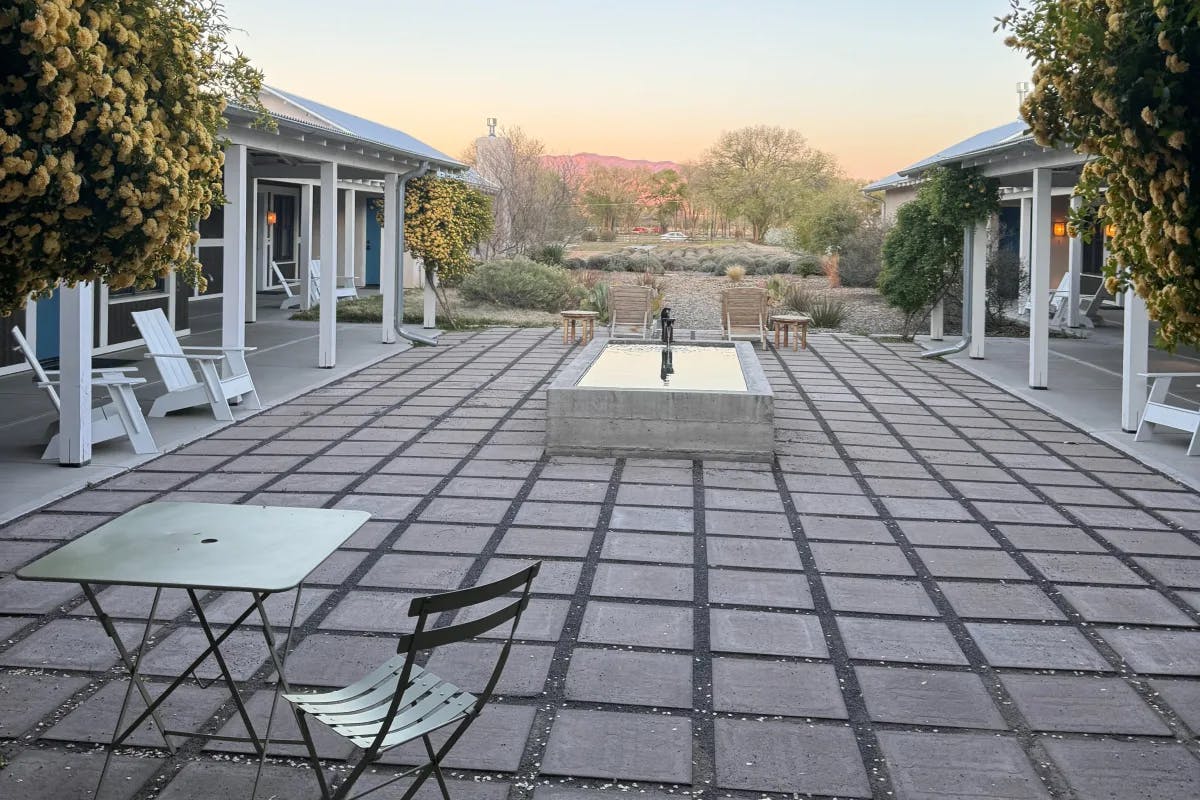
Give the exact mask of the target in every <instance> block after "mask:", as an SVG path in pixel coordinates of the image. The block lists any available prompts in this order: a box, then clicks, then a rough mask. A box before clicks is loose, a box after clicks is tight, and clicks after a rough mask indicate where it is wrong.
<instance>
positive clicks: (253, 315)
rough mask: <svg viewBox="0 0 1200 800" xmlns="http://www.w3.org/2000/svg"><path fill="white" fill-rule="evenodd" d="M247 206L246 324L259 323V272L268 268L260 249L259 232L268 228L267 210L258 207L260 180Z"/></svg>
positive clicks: (253, 184) (253, 183)
mask: <svg viewBox="0 0 1200 800" xmlns="http://www.w3.org/2000/svg"><path fill="white" fill-rule="evenodd" d="M247 190H248V191H249V194H248V195H247V199H248V202H247V203H246V205H247V206H248V208H249V214H248V217H249V224H248V225H247V226H246V322H258V271H259V270H260V269H262V268H263V267H264V266H266V262H265V261H263V260H262V258H261V253H260V252H259V247H258V231H259V229H260V228H266V226H267V222H266V220H265V219H263V215H264V214H266V210H265V209H262V208H259V205H258V178H254V179H252V180H251V181H250V185H249V186H248V187H247Z"/></svg>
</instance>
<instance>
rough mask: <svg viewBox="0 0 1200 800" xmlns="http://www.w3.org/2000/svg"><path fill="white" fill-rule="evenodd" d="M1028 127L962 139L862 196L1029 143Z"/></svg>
mask: <svg viewBox="0 0 1200 800" xmlns="http://www.w3.org/2000/svg"><path fill="white" fill-rule="evenodd" d="M1027 130H1028V127H1027V126H1026V125H1025V122H1024V120H1019V119H1018V120H1016V121H1015V122H1009V123H1007V124H1005V125H1000V126H998V127H995V128H991V129H989V130H986V131H984V132H983V133H977V134H975V135H974V136H972V137H970V138H968V139H963V140H962V141H961V142H958V143H956V144H952V145H950V146H949V147H947V148H946V149H945V150H940V151H938V152H937V153H934V154H933V155H931V156H929V157H928V158H923V159H921V160H920V161H918V162H916V163H915V164H910V165H909V166H907V167H905V168H904V169H902V170H900V171H898V172H893V173H892V174H891V175H888V176H887V177H886V178H880V179H879V180H877V181H875V182H874V183H871V184H868V185H867V186H865V187H863V191H864V192H875V191H879V190H881V189H894V188H897V187H899V186H910V185H912V184H914V183H917V182H919V179H920V173H921V172H924V171H925V170H927V169H929V168H930V167H933V166H936V165H938V164H944V163H947V162H950V161H956V160H958V159H961V158H963V157H965V156H968V155H971V154H972V153H978V152H981V151H984V150H992V149H995V148H997V147H1001V146H1003V145H1007V144H1015V143H1017V142H1023V141H1025V140H1028V139H1031V138H1032V137H1031V136H1030V135H1029V134H1028V133H1026V131H1027Z"/></svg>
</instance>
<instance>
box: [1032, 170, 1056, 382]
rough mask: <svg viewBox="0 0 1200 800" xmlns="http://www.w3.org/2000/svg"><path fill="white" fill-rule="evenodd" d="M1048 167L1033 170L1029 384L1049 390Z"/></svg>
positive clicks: (1049, 238) (1049, 232)
mask: <svg viewBox="0 0 1200 800" xmlns="http://www.w3.org/2000/svg"><path fill="white" fill-rule="evenodd" d="M1051 175H1052V173H1051V171H1050V170H1048V169H1035V170H1034V171H1033V211H1032V214H1031V219H1032V222H1033V224H1032V226H1031V234H1032V237H1033V240H1032V242H1031V243H1030V246H1029V273H1030V275H1029V294H1030V298H1029V308H1030V311H1029V386H1030V388H1032V389H1045V388H1046V387H1047V386H1048V385H1049V384H1048V379H1049V371H1050V370H1049V366H1050V242H1051V236H1052V234H1053V230H1052V229H1051V218H1050V182H1051V181H1050V179H1051Z"/></svg>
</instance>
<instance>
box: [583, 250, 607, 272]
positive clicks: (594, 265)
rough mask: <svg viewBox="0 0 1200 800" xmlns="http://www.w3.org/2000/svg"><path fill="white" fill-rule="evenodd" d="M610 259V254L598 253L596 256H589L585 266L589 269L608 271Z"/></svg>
mask: <svg viewBox="0 0 1200 800" xmlns="http://www.w3.org/2000/svg"><path fill="white" fill-rule="evenodd" d="M610 257H611V254H610V253H596V254H595V255H592V256H588V257H587V259H586V260H585V261H584V265H585V266H586V267H587V268H588V269H601V270H607V269H608V262H609V260H610Z"/></svg>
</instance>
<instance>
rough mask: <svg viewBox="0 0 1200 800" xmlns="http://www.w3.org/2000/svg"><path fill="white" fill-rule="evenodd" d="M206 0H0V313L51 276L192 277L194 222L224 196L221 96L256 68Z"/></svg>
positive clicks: (246, 96)
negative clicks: (231, 42) (230, 40)
mask: <svg viewBox="0 0 1200 800" xmlns="http://www.w3.org/2000/svg"><path fill="white" fill-rule="evenodd" d="M227 32H228V26H227V25H226V24H225V20H224V15H223V11H222V8H221V6H220V4H219V3H217V2H213V1H212V0H10V2H8V3H6V4H4V7H3V8H0V314H9V313H11V312H13V311H16V310H18V309H20V308H23V307H24V305H25V303H26V301H27V300H28V299H29V297H30V296H36V295H38V294H41V293H45V292H47V291H49V290H51V289H53V288H54V286H55V285H57V284H58V283H59V282H60V281H63V282H66V283H68V284H74V283H76V282H78V281H95V280H104V281H106V282H107V283H108V284H109V286H110V287H112V288H114V289H121V288H125V287H128V286H137V287H147V286H150V285H152V284H153V283H154V282H155V281H156V280H157V279H158V278H160V277H162V276H165V275H166V274H167V273H168V272H169V271H170V270H172V269H176V270H178V271H179V273H180V274H181V275H182V276H183V278H184V280H187V281H188V282H189V283H192V284H194V285H199V286H200V287H201V288H203V285H204V278H203V276H202V275H201V273H200V265H199V263H198V261H197V260H196V258H195V255H194V250H193V246H194V245H195V244H196V241H197V238H198V234H197V232H196V226H197V224H198V222H199V221H200V220H201V219H203V218H205V217H207V216H208V214H209V213H210V211H211V209H212V208H213V206H214V205H219V204H221V203H222V202H224V198H223V197H222V194H221V188H222V164H223V145H224V142H223V141H222V140H221V138H220V136H219V131H220V129H221V127H222V125H223V124H224V120H223V117H222V114H223V112H224V110H225V103H226V98H229V99H230V100H233V101H235V102H238V103H240V104H243V105H246V106H249V107H252V108H256V109H261V106H260V105H259V103H258V99H257V98H258V92H259V90H260V88H261V83H262V75H261V73H259V72H257V71H256V70H254V69H253V68H252V67H251V65H250V63H249V61H248V60H247V59H246V58H245V56H243V55H242V54H240V53H238V52H236V51H233V50H231V49H230V48H229V46H228V44H227V43H226V34H227Z"/></svg>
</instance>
